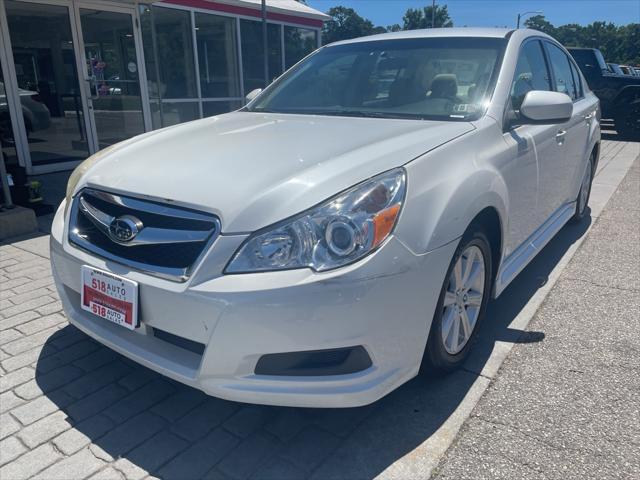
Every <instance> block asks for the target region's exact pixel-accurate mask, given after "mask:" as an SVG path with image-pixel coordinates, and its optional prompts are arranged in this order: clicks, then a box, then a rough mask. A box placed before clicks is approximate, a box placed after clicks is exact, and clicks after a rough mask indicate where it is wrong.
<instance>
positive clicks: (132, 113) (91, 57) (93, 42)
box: [80, 8, 144, 148]
mask: <svg viewBox="0 0 640 480" xmlns="http://www.w3.org/2000/svg"><path fill="white" fill-rule="evenodd" d="M80 22H81V24H82V35H83V39H84V52H85V56H84V59H85V62H86V69H87V77H86V78H88V79H89V85H90V88H91V103H92V105H93V117H94V119H95V122H96V130H97V134H98V144H99V148H104V147H106V146H109V145H112V144H114V143H117V142H120V141H122V140H125V139H127V138H130V137H133V136H135V135H138V134H140V133H142V132H144V117H143V114H142V97H141V95H140V81H139V79H138V75H139V73H138V62H137V56H136V46H135V42H134V39H133V22H132V18H131V15H129V14H127V13H117V12H105V11H101V10H88V9H84V8H81V9H80Z"/></svg>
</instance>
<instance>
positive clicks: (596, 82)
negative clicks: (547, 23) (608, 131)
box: [567, 48, 640, 140]
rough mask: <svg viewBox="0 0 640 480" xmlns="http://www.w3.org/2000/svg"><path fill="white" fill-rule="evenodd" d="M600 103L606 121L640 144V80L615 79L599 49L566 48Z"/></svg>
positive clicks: (615, 76)
mask: <svg viewBox="0 0 640 480" xmlns="http://www.w3.org/2000/svg"><path fill="white" fill-rule="evenodd" d="M567 50H569V52H571V55H573V58H574V59H575V61H576V63H577V64H578V66H579V67H580V70H582V74H583V75H584V77H585V78H586V80H587V83H588V84H589V88H591V90H593V93H595V94H596V95H597V96H598V98H599V99H600V108H601V109H602V117H603V118H612V119H613V120H614V122H615V127H616V130H617V131H618V133H619V134H620V135H621V136H623V137H625V138H628V139H633V140H640V77H635V76H631V75H616V74H615V73H611V72H610V71H609V69H608V68H607V64H606V62H605V61H604V57H603V56H602V53H601V52H600V50H598V49H597V48H567Z"/></svg>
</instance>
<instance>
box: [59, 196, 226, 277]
mask: <svg viewBox="0 0 640 480" xmlns="http://www.w3.org/2000/svg"><path fill="white" fill-rule="evenodd" d="M219 233H220V222H219V220H218V218H217V217H216V216H215V215H212V214H208V213H202V212H198V211H195V210H191V209H187V208H182V207H176V206H173V205H168V204H165V203H159V202H153V201H149V200H142V199H138V198H133V197H126V196H121V195H114V194H111V193H107V192H103V191H100V190H94V189H89V188H86V189H84V190H82V191H81V192H80V193H79V194H78V195H77V196H76V197H75V199H74V201H73V204H72V207H71V216H70V225H69V241H70V242H71V243H73V244H75V245H77V246H78V247H81V248H83V249H85V250H88V251H89V252H92V253H95V254H96V255H99V256H101V257H103V258H105V259H108V260H113V261H116V262H118V263H121V264H124V265H127V266H130V267H133V268H135V269H137V270H141V271H144V272H146V273H149V274H151V275H155V276H158V277H162V278H167V279H170V280H176V281H185V280H186V279H187V278H188V277H189V275H190V273H191V270H192V268H193V266H194V265H195V264H196V262H197V260H198V259H199V257H200V255H202V253H203V252H204V250H205V248H206V247H207V245H210V244H211V242H213V240H214V239H215V238H216V237H217V235H218V234H219Z"/></svg>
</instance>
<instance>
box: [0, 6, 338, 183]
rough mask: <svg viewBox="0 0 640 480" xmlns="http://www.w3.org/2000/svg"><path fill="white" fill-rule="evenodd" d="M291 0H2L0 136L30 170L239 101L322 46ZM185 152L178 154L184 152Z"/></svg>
mask: <svg viewBox="0 0 640 480" xmlns="http://www.w3.org/2000/svg"><path fill="white" fill-rule="evenodd" d="M327 18H328V17H327V16H326V15H324V14H323V13H321V12H318V11H316V10H314V9H312V8H310V7H308V6H306V5H304V4H302V3H299V2H297V1H295V0H268V2H267V45H266V49H265V48H264V44H263V36H262V12H261V0H166V1H159V2H137V1H118V2H112V1H100V0H0V67H1V70H0V141H1V145H2V152H3V155H4V158H5V162H6V163H7V164H8V165H9V166H11V165H13V166H16V165H19V166H22V167H24V168H25V169H26V172H27V173H28V174H41V173H48V172H55V171H63V170H69V169H71V168H73V167H74V166H75V165H77V164H78V163H79V162H80V161H81V160H83V159H85V158H86V157H88V156H89V155H90V154H92V153H94V152H96V151H98V150H100V149H102V148H104V147H106V146H108V145H111V144H113V143H116V142H119V141H121V140H124V139H126V138H130V137H132V136H134V135H137V134H140V133H142V132H145V131H150V130H154V129H157V128H162V127H166V126H169V125H174V124H177V123H181V122H186V121H189V120H194V119H198V118H203V117H208V116H211V115H217V114H220V113H224V112H228V111H231V110H235V109H237V108H239V107H241V106H242V105H243V103H244V97H245V95H246V94H247V93H249V92H250V91H252V90H254V89H256V88H263V87H264V86H265V68H264V56H263V55H264V52H265V50H266V55H267V64H268V76H267V77H266V78H267V79H268V80H269V81H270V80H272V79H273V78H275V77H277V76H278V75H280V74H281V73H282V72H283V71H284V70H285V69H287V68H289V67H290V66H292V65H293V64H295V63H296V62H297V61H299V60H300V59H301V58H303V57H304V56H305V55H307V54H309V53H310V52H312V51H313V50H314V49H316V48H317V47H318V46H319V45H320V32H321V29H322V24H323V21H324V20H326V19H327ZM177 161H179V159H177Z"/></svg>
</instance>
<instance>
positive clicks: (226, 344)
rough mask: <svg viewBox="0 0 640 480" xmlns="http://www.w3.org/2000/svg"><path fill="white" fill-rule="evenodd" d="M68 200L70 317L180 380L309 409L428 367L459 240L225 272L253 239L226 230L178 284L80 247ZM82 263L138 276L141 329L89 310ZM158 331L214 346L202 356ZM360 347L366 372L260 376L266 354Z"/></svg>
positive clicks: (63, 269)
mask: <svg viewBox="0 0 640 480" xmlns="http://www.w3.org/2000/svg"><path fill="white" fill-rule="evenodd" d="M63 212H64V204H63V205H61V207H60V209H59V210H58V212H57V214H56V217H55V219H54V223H53V228H52V235H51V263H52V268H53V275H54V278H55V282H56V286H57V288H58V291H59V293H60V298H61V299H62V303H63V306H64V309H65V312H66V314H67V317H68V319H69V321H70V322H71V323H72V324H74V325H75V326H77V327H78V328H79V329H80V330H82V331H83V332H85V333H86V334H88V335H90V336H91V337H93V338H95V339H97V340H98V341H100V342H101V343H103V344H105V345H107V346H109V347H110V348H112V349H114V350H116V351H118V352H119V353H121V354H123V355H125V356H127V357H129V358H131V359H132V360H134V361H136V362H138V363H140V364H142V365H145V366H147V367H149V368H151V369H153V370H155V371H157V372H159V373H162V374H164V375H166V376H168V377H170V378H173V379H175V380H177V381H180V382H182V383H185V384H187V385H190V386H192V387H195V388H198V389H200V390H203V391H204V392H206V393H208V394H210V395H213V396H216V397H220V398H224V399H228V400H234V401H241V402H248V403H260V404H268V405H283V406H299V407H353V406H359V405H365V404H369V403H371V402H374V401H375V400H377V399H379V398H380V397H382V396H384V395H386V394H387V393H389V392H390V391H392V390H393V389H395V388H397V387H398V386H399V385H401V384H402V383H404V382H406V381H407V380H409V379H410V378H412V377H413V376H415V375H416V374H417V372H418V370H419V367H420V362H421V359H422V354H423V350H424V347H425V344H426V340H427V335H428V332H429V328H430V326H431V319H432V318H433V313H434V308H435V305H436V302H437V297H438V294H439V292H440V288H441V286H442V279H443V278H444V276H445V272H446V269H447V267H448V265H449V262H450V259H451V258H452V256H453V252H454V250H455V247H456V242H452V243H450V244H448V245H445V246H443V247H441V248H439V249H437V250H434V251H432V252H430V253H428V254H425V255H420V256H417V255H414V254H413V253H412V252H410V251H409V250H408V249H407V248H406V247H405V246H404V245H403V244H402V242H400V241H399V240H398V239H397V238H393V237H392V238H391V239H389V241H387V243H386V244H385V245H384V246H383V247H382V248H381V249H379V250H378V251H377V252H376V253H374V254H372V255H370V256H368V257H366V258H365V259H363V260H361V261H360V262H357V263H355V264H353V265H350V266H348V267H344V268H341V269H338V270H335V271H331V272H325V273H321V274H318V273H313V272H311V271H309V270H306V269H300V270H291V271H283V272H270V273H258V274H244V275H222V273H221V272H222V268H223V266H224V264H225V263H226V259H228V258H230V256H231V254H232V253H233V251H234V250H235V248H236V247H237V245H239V244H240V243H241V241H242V239H243V238H244V237H228V236H227V237H225V236H224V235H222V236H220V237H219V238H218V239H217V240H216V242H215V243H214V245H213V246H212V247H211V249H210V252H208V253H207V254H206V255H205V257H204V258H203V260H202V262H201V264H200V265H199V266H198V268H197V270H196V271H195V272H194V275H193V276H192V277H191V278H190V279H189V280H188V281H187V282H185V283H183V284H178V283H175V282H170V281H167V280H162V279H159V278H156V277H151V276H148V275H145V274H144V273H142V272H136V271H133V270H129V269H127V267H126V266H123V265H119V264H116V263H114V262H109V261H105V260H103V259H101V258H98V257H95V256H93V255H90V254H88V253H87V252H84V251H82V250H79V249H77V248H75V247H74V246H72V245H70V244H69V243H68V241H67V234H66V231H65V228H64V218H63V215H64V213H63ZM82 265H91V266H94V267H96V268H100V269H104V270H108V271H112V272H113V273H115V274H118V275H123V276H126V277H128V278H131V279H133V280H136V281H138V282H139V303H140V315H139V316H140V323H141V326H140V328H138V329H136V330H135V331H130V330H127V329H124V328H122V327H119V326H117V325H115V324H111V323H109V322H107V321H105V320H102V319H100V318H98V317H95V316H93V315H91V314H90V313H88V312H86V311H84V310H82V309H81V308H80V293H79V292H80V269H81V266H82ZM154 329H158V330H161V331H163V332H167V333H169V334H172V335H176V336H178V337H181V338H183V339H187V340H189V341H191V342H197V343H200V344H203V345H204V352H203V353H202V354H199V353H194V352H193V351H190V350H188V349H186V348H181V347H179V346H176V345H175V344H172V343H168V342H167V341H164V340H162V339H160V338H157V337H156V336H155V335H154ZM354 346H362V347H364V349H365V350H366V352H367V353H368V355H369V357H370V358H371V362H372V364H371V366H370V367H369V368H366V369H365V370H362V371H359V372H356V373H349V374H344V375H331V376H327V375H323V376H279V375H278V376H276V375H256V374H255V367H256V364H257V363H258V360H259V359H260V358H261V357H262V356H263V355H266V354H274V353H284V352H300V351H306V350H325V349H336V348H344V347H354Z"/></svg>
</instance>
